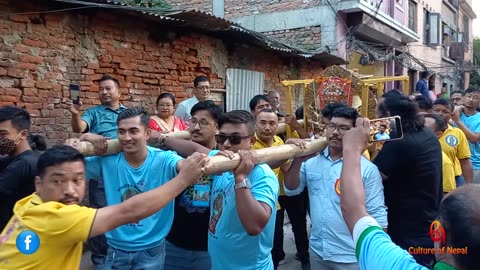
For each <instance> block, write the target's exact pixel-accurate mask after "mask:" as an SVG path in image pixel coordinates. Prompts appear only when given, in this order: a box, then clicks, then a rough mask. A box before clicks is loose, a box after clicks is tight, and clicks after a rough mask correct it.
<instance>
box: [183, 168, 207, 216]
mask: <svg viewBox="0 0 480 270" xmlns="http://www.w3.org/2000/svg"><path fill="white" fill-rule="evenodd" d="M212 181H213V177H211V176H208V175H207V176H202V177H201V178H200V180H198V182H197V183H196V184H195V185H192V186H189V187H188V188H187V189H186V190H185V191H184V192H183V193H182V194H181V195H180V197H179V198H178V204H179V205H180V206H182V207H183V208H185V210H186V211H187V212H188V213H195V212H197V213H205V212H207V211H208V208H209V203H210V189H211V187H212Z"/></svg>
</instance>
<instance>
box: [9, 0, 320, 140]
mask: <svg viewBox="0 0 480 270" xmlns="http://www.w3.org/2000/svg"><path fill="white" fill-rule="evenodd" d="M0 8H1V10H3V12H5V13H6V12H12V11H11V10H10V11H9V8H11V5H10V6H7V5H6V2H4V0H0ZM25 10H28V9H25ZM30 10H31V9H30ZM21 11H22V9H16V10H15V12H21ZM88 12H91V11H88ZM119 16H123V15H119V14H114V13H113V12H112V11H108V12H104V11H97V13H84V14H80V13H77V12H72V13H68V14H66V13H49V14H43V15H42V16H39V15H38V14H33V15H21V16H20V15H18V16H10V17H0V56H1V57H0V106H5V105H12V104H16V105H17V106H19V107H25V108H26V109H27V110H28V111H29V112H30V113H31V115H32V117H33V127H32V131H33V132H36V133H39V134H40V135H43V136H45V137H46V138H47V140H49V141H50V142H58V141H63V140H64V139H67V138H69V137H74V136H77V134H72V133H71V127H70V113H69V112H67V111H66V110H63V109H60V108H59V104H60V103H61V99H62V98H63V97H69V96H70V92H69V90H68V86H69V84H70V83H71V82H72V81H77V82H79V84H80V85H81V91H82V92H81V99H82V101H83V103H84V104H85V108H88V107H91V106H94V105H96V104H99V101H98V83H97V82H96V80H98V79H99V78H100V77H101V76H102V75H103V74H110V75H113V76H114V77H116V78H117V79H118V80H119V81H120V84H121V91H122V102H123V103H124V104H125V105H126V106H133V105H142V106H145V107H147V108H149V109H150V110H151V111H152V112H153V108H154V102H155V100H156V97H157V96H158V95H159V94H160V93H161V92H164V91H168V92H172V93H174V94H175V96H176V97H177V98H178V99H179V100H178V102H180V101H181V100H183V99H184V98H185V96H186V91H185V90H186V89H189V88H191V87H192V82H193V79H194V77H195V76H198V75H207V76H209V77H210V78H211V82H212V85H213V87H214V88H225V79H226V78H225V73H226V68H243V69H249V70H255V71H261V72H264V73H265V80H266V85H265V89H267V90H269V89H273V88H277V89H282V86H281V83H280V81H281V80H285V79H298V78H311V77H313V76H314V74H318V72H319V71H321V69H322V68H321V63H318V62H317V63H310V62H309V61H308V60H303V61H302V62H301V63H295V64H293V61H291V60H288V59H285V58H281V57H279V56H278V55H277V54H276V53H274V52H272V51H266V50H264V49H261V48H258V47H252V46H249V45H242V44H236V43H233V44H236V45H234V46H233V48H234V49H232V46H231V45H229V46H228V47H229V49H227V45H226V44H225V42H224V41H222V40H220V39H217V38H213V37H209V36H207V35H204V34H199V33H190V34H184V35H183V36H179V35H177V36H176V37H175V38H173V40H171V41H155V40H154V39H152V38H151V35H150V34H149V33H150V32H149V31H150V30H151V29H155V31H157V30H158V31H160V32H168V31H174V29H172V27H170V26H169V27H165V26H162V25H159V24H152V23H150V24H149V23H147V22H145V21H142V20H141V19H139V18H137V17H127V16H124V17H123V18H122V19H121V20H118V17H119ZM168 36H169V37H170V38H172V37H173V36H174V34H173V32H172V33H170V34H169V35H168ZM157 40H158V39H157ZM229 44H232V43H231V42H229Z"/></svg>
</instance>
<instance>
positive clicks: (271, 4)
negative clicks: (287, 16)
mask: <svg viewBox="0 0 480 270" xmlns="http://www.w3.org/2000/svg"><path fill="white" fill-rule="evenodd" d="M166 2H167V3H169V4H170V5H172V8H177V9H196V10H200V11H204V12H208V13H212V10H213V0H192V1H185V0H166ZM332 2H334V1H332ZM321 4H322V0H225V1H224V7H225V18H226V19H231V18H234V17H242V16H248V15H254V14H263V13H272V12H278V11H287V10H292V9H304V8H310V7H315V6H318V5H321Z"/></svg>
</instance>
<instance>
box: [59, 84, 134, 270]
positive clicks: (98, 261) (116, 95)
mask: <svg viewBox="0 0 480 270" xmlns="http://www.w3.org/2000/svg"><path fill="white" fill-rule="evenodd" d="M98 94H99V99H100V105H97V106H94V107H91V108H88V109H87V110H85V112H84V113H83V114H82V115H80V111H81V109H82V101H80V100H79V102H78V104H77V103H75V104H74V103H73V101H72V100H71V99H65V100H64V104H62V107H63V108H65V109H67V110H68V111H69V112H70V113H71V114H72V119H71V124H72V131H73V132H77V133H86V134H88V135H86V134H85V136H88V141H90V142H91V143H92V144H93V145H94V146H95V149H96V153H97V154H98V155H102V154H103V153H104V152H105V150H106V149H107V147H106V140H107V139H108V138H111V139H116V138H117V118H118V115H119V114H120V113H121V112H122V111H124V110H125V109H126V108H125V106H123V105H122V104H121V102H120V95H121V90H120V82H119V81H118V80H117V79H115V78H114V77H111V76H108V75H104V76H102V78H100V81H99V85H98ZM87 132H88V133H87ZM86 139H87V138H86ZM88 197H89V198H88V199H89V200H88V202H89V204H90V206H91V207H94V208H101V207H105V206H107V205H106V201H105V187H104V184H103V181H102V180H101V179H90V181H89V183H88ZM88 244H89V249H90V251H91V252H92V262H93V265H94V266H95V267H101V265H103V263H104V262H105V256H106V255H107V249H108V247H107V243H106V239H105V236H104V235H99V236H97V237H94V238H91V239H89V240H88Z"/></svg>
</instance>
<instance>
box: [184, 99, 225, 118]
mask: <svg viewBox="0 0 480 270" xmlns="http://www.w3.org/2000/svg"><path fill="white" fill-rule="evenodd" d="M198 111H207V112H208V114H210V116H211V117H212V118H213V119H214V120H215V122H217V123H218V118H220V116H221V115H222V114H223V111H222V109H221V108H220V107H219V106H217V104H215V102H214V101H213V100H204V101H200V102H198V103H197V104H195V105H193V107H192V110H191V111H190V114H191V115H192V116H193V115H194V114H195V113H197V112H198Z"/></svg>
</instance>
